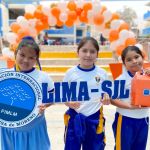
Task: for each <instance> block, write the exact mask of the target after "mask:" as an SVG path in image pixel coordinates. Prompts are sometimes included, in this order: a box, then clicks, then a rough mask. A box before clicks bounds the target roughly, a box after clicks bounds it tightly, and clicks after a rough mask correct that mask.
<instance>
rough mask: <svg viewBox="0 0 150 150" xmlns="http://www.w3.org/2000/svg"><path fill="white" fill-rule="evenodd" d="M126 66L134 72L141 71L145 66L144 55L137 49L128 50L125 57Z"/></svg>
mask: <svg viewBox="0 0 150 150" xmlns="http://www.w3.org/2000/svg"><path fill="white" fill-rule="evenodd" d="M124 63H125V67H126V69H127V70H128V71H130V72H131V73H132V74H135V73H136V72H137V71H140V70H141V69H142V67H143V57H142V56H141V55H140V54H138V53H136V52H135V51H128V52H127V54H126V57H125V62H124Z"/></svg>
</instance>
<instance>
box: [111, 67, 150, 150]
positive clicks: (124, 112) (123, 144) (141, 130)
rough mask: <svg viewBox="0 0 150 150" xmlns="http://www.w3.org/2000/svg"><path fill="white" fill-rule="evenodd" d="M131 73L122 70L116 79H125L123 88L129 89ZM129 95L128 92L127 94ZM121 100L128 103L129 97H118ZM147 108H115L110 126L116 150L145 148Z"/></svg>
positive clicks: (143, 149)
mask: <svg viewBox="0 0 150 150" xmlns="http://www.w3.org/2000/svg"><path fill="white" fill-rule="evenodd" d="M132 78H133V76H132V74H131V73H130V72H129V71H126V70H124V72H123V74H122V75H120V76H119V77H118V78H117V80H126V84H125V88H126V89H131V81H132ZM129 95H130V94H129ZM120 100H121V101H123V102H126V103H130V102H131V97H130V96H129V98H126V99H120ZM148 116H149V109H148V108H142V109H124V108H118V107H117V108H116V114H115V120H114V122H113V125H112V128H113V133H114V137H115V149H116V150H145V149H146V143H147V137H148V125H149V117H148Z"/></svg>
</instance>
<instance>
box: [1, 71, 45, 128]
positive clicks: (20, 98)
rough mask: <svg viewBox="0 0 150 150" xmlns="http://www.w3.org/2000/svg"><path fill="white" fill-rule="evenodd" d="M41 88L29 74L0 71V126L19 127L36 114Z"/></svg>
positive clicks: (40, 97)
mask: <svg viewBox="0 0 150 150" xmlns="http://www.w3.org/2000/svg"><path fill="white" fill-rule="evenodd" d="M41 102H42V90H41V88H40V86H39V84H38V83H37V82H36V81H35V80H34V79H33V78H31V77H30V76H28V75H26V74H24V73H20V72H13V71H5V72H1V73H0V126H3V127H10V128H14V127H21V126H24V125H26V124H28V123H29V122H31V121H32V120H33V119H34V118H35V117H36V116H37V115H38V109H37V106H38V105H39V104H40V103H41Z"/></svg>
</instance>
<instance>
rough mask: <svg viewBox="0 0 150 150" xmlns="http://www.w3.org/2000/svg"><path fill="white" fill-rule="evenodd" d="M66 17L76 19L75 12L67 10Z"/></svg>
mask: <svg viewBox="0 0 150 150" xmlns="http://www.w3.org/2000/svg"><path fill="white" fill-rule="evenodd" d="M68 19H71V20H76V19H77V14H76V12H75V11H69V12H68Z"/></svg>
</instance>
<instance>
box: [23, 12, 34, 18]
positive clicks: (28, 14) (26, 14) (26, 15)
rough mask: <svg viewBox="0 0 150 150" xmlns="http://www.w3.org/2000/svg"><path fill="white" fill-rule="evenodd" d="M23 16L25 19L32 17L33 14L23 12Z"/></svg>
mask: <svg viewBox="0 0 150 150" xmlns="http://www.w3.org/2000/svg"><path fill="white" fill-rule="evenodd" d="M24 17H25V18H26V19H33V18H34V16H33V15H32V14H30V13H25V14H24Z"/></svg>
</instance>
